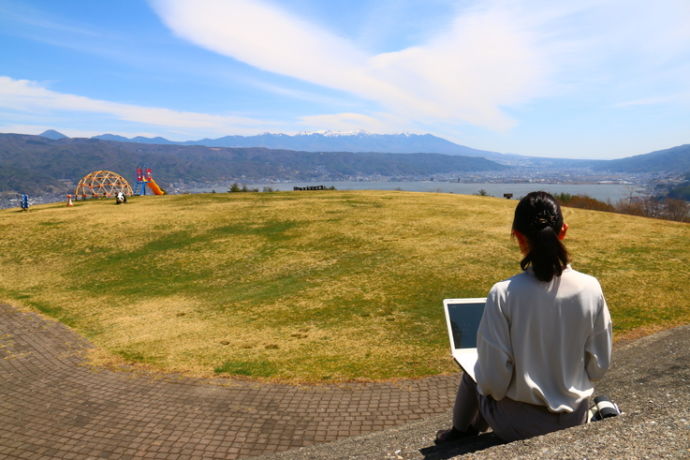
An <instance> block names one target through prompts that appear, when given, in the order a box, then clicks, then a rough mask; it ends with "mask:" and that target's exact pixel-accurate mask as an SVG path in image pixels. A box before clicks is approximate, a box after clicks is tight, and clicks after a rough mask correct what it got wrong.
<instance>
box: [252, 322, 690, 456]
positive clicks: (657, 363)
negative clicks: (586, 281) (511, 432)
mask: <svg viewBox="0 0 690 460" xmlns="http://www.w3.org/2000/svg"><path fill="white" fill-rule="evenodd" d="M596 390H597V394H605V395H608V396H609V397H611V398H612V399H613V400H614V401H615V402H616V403H617V404H618V405H619V406H620V408H621V410H623V415H621V416H619V417H615V418H611V419H607V420H604V421H601V422H596V423H591V424H589V425H584V426H578V427H574V428H571V429H568V430H562V431H557V432H555V433H549V434H547V435H545V436H537V437H535V438H531V439H526V440H524V441H517V442H511V443H508V444H503V443H501V442H500V440H499V439H498V438H497V437H496V436H494V435H493V434H492V433H488V434H483V435H481V436H479V437H477V438H474V439H471V440H466V441H461V442H458V443H454V444H451V445H448V446H444V447H437V446H434V444H433V439H434V433H435V432H436V430H439V429H441V428H446V427H448V426H449V424H450V408H449V410H448V412H447V413H446V414H445V415H439V416H432V417H429V418H427V419H424V420H420V421H416V422H412V423H409V424H407V425H405V426H400V427H395V428H390V429H388V430H386V431H383V432H378V433H370V434H367V435H364V436H358V437H355V438H350V439H343V440H339V441H336V442H333V443H329V444H325V445H315V446H311V447H306V448H301V449H297V450H293V451H290V452H281V453H276V454H272V455H266V456H265V457H262V460H345V459H347V460H373V459H376V460H380V459H386V460H445V459H450V458H456V457H462V458H463V459H472V460H493V459H520V460H544V459H577V460H582V459H609V458H615V459H626V460H629V459H653V460H658V459H684V460H687V459H690V325H686V326H682V327H678V328H675V329H670V330H666V331H661V332H658V333H656V334H654V335H651V336H648V337H644V338H642V339H639V340H635V341H634V342H630V343H628V344H625V345H622V346H621V345H618V346H616V348H615V349H614V356H613V368H612V369H611V370H610V371H609V372H608V373H607V374H606V376H605V377H604V379H602V381H601V382H599V384H598V385H597V387H596ZM257 460H259V459H257Z"/></svg>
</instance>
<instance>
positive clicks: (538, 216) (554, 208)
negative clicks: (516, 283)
mask: <svg viewBox="0 0 690 460" xmlns="http://www.w3.org/2000/svg"><path fill="white" fill-rule="evenodd" d="M562 227H563V214H562V213H561V207H560V206H559V205H558V202H557V201H556V200H555V199H554V197H553V196H551V195H550V194H548V193H546V192H542V191H539V192H531V193H528V194H527V196H525V197H524V198H523V199H521V200H520V202H519V203H518V205H517V207H516V208H515V218H514V219H513V230H514V231H515V230H516V231H518V232H520V233H521V234H522V235H524V236H525V238H527V241H528V243H529V253H528V254H527V255H526V256H525V258H524V259H522V261H520V267H522V269H523V270H526V269H527V267H529V266H530V265H531V266H532V270H534V274H535V276H536V277H537V279H538V280H540V281H546V282H548V281H551V280H552V279H553V277H554V276H561V273H563V269H564V268H565V267H566V266H567V265H568V262H569V256H568V250H567V249H566V248H565V246H564V245H563V243H562V242H561V240H559V239H558V234H559V233H560V232H561V228H562Z"/></svg>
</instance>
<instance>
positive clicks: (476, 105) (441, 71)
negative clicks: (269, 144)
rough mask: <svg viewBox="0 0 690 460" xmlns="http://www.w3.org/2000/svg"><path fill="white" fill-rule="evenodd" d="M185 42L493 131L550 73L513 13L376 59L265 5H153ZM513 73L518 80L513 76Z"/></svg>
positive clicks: (464, 21)
mask: <svg viewBox="0 0 690 460" xmlns="http://www.w3.org/2000/svg"><path fill="white" fill-rule="evenodd" d="M152 5H153V6H154V9H155V10H156V11H157V13H158V14H159V16H160V17H161V18H162V20H163V21H164V22H165V24H167V25H168V27H170V29H171V30H173V31H174V32H175V33H176V34H177V35H178V36H180V37H182V38H184V39H186V40H189V41H191V42H193V43H195V44H197V45H199V46H202V47H204V48H207V49H210V50H213V51H215V52H217V53H220V54H223V55H226V56H229V57H232V58H234V59H237V60H240V61H243V62H245V63H247V64H249V65H252V66H254V67H257V68H260V69H263V70H267V71H270V72H275V73H279V74H282V75H287V76H291V77H294V78H298V79H300V80H304V81H308V82H311V83H315V84H318V85H322V86H325V87H330V88H334V89H338V90H342V91H346V92H348V93H351V94H354V95H356V96H358V97H362V98H365V99H367V100H370V101H374V102H376V103H378V104H379V105H380V107H381V108H382V109H383V110H387V111H390V112H392V113H398V114H400V113H407V116H408V118H412V119H414V118H417V119H428V118H432V119H434V118H437V119H444V120H447V119H453V120H456V121H457V122H460V123H462V122H469V123H473V124H477V125H481V126H486V127H490V128H494V129H505V128H507V127H509V126H511V124H512V120H511V119H510V118H509V117H508V116H507V115H506V114H505V113H504V112H503V110H502V109H501V107H502V106H504V105H509V104H515V103H518V102H521V101H526V100H529V99H530V98H532V97H535V96H537V95H538V94H540V92H541V91H543V90H544V88H545V87H546V86H547V85H546V83H547V82H546V76H547V75H548V73H549V65H548V59H547V57H548V56H546V55H544V54H543V53H542V52H541V51H540V49H539V48H538V47H537V46H536V43H535V42H536V40H537V39H538V37H536V36H535V34H534V33H533V32H532V30H531V29H529V28H528V27H523V26H524V24H523V19H524V18H523V17H519V16H516V15H513V14H512V13H511V10H507V9H499V8H493V7H491V6H490V7H488V8H483V9H475V10H471V11H466V12H464V13H463V14H460V15H458V17H457V18H456V20H455V21H453V22H452V24H451V26H450V27H447V28H446V29H444V30H440V31H439V32H438V33H437V34H436V36H435V37H433V38H432V39H430V40H428V41H427V42H426V43H422V44H419V45H418V46H414V47H409V48H406V49H403V50H400V51H397V52H393V53H385V54H378V55H369V54H367V53H365V52H364V51H363V50H360V49H358V48H357V47H356V46H355V44H354V43H353V42H351V41H349V40H347V39H345V38H342V37H339V36H337V35H335V34H333V33H331V32H330V31H328V30H327V29H325V28H323V27H321V26H319V25H317V24H313V23H310V22H308V21H306V20H304V19H302V18H299V17H296V16H294V15H292V14H291V13H289V12H287V11H285V10H283V9H281V8H279V7H277V6H275V5H272V4H269V3H266V2H261V1H257V0H234V1H219V0H201V1H197V0H195V1H191V0H153V1H152ZM508 69H509V71H508Z"/></svg>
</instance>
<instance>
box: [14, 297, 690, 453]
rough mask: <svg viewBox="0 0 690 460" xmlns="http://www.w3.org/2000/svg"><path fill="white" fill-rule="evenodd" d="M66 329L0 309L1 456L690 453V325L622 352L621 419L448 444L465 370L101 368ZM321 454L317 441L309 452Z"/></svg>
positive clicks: (618, 371)
mask: <svg viewBox="0 0 690 460" xmlns="http://www.w3.org/2000/svg"><path fill="white" fill-rule="evenodd" d="M87 347H89V344H88V343H87V342H86V341H84V340H83V339H81V338H79V337H78V336H77V335H76V334H74V333H72V332H71V331H70V330H69V329H68V328H66V327H65V326H63V325H61V324H59V323H57V322H55V321H50V320H45V319H42V318H41V317H39V316H38V315H35V314H32V313H23V312H19V311H17V310H15V309H13V308H12V307H10V306H8V305H3V304H0V460H2V459H16V458H23V459H40V458H51V459H53V458H64V459H84V458H118V459H121V458H153V459H205V458H223V459H234V458H247V457H253V456H262V457H263V458H265V459H268V458H271V459H276V460H277V459H281V460H297V459H313V460H317V459H323V460H327V459H328V460H330V459H353V460H354V459H361V460H369V459H391V460H401V459H425V460H432V459H439V460H440V459H449V458H454V457H456V456H460V455H462V456H463V458H475V459H489V458H521V459H539V460H541V459H544V458H578V459H581V458H626V459H628V458H631V459H636V458H640V459H642V458H654V459H656V458H690V413H689V410H690V326H683V327H680V328H676V329H672V330H669V331H663V332H660V333H658V334H655V335H653V336H649V337H645V338H643V339H640V340H637V341H635V342H632V343H630V344H627V345H624V346H619V347H617V348H616V350H615V354H614V368H613V369H612V370H611V371H610V372H609V373H608V374H607V376H606V377H605V379H604V381H602V382H601V383H600V385H599V386H598V387H597V394H608V395H609V396H611V397H612V398H613V399H614V401H616V402H617V403H618V404H619V405H620V406H621V408H622V410H623V411H624V412H625V414H624V415H623V416H620V417H617V418H614V419H609V420H606V421H604V422H597V423H594V424H591V425H587V426H582V427H576V428H572V429H569V430H563V431H560V432H556V433H551V434H549V435H546V436H540V437H536V438H532V439H528V440H525V441H520V442H514V443H510V444H502V443H500V441H499V440H498V439H497V438H496V437H495V436H493V435H492V434H485V435H482V436H480V437H478V438H476V439H474V440H471V441H468V442H463V443H458V444H455V445H451V446H446V447H444V448H437V447H435V446H434V445H433V436H434V433H435V431H436V430H438V429H441V428H445V427H447V426H448V424H449V423H450V410H451V405H452V402H453V398H454V396H455V390H456V385H457V382H458V377H457V376H449V377H432V378H427V379H421V380H414V381H409V380H408V381H401V382H398V383H379V384H349V385H339V386H335V385H330V386H313V387H312V386H304V387H298V386H290V385H272V384H257V383H252V382H246V381H238V380H227V379H190V378H181V377H176V376H173V375H166V376H160V375H145V374H144V375H142V373H140V372H139V373H137V372H113V371H108V370H95V369H92V368H89V367H86V366H84V365H83V364H84V362H83V356H84V354H83V353H84V350H85V349H86V348H87ZM302 446H311V447H302Z"/></svg>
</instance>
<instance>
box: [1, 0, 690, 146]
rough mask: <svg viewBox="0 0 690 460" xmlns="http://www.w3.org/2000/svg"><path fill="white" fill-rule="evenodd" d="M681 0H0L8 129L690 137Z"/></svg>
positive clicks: (479, 142)
mask: <svg viewBox="0 0 690 460" xmlns="http://www.w3.org/2000/svg"><path fill="white" fill-rule="evenodd" d="M688 24H690V1H688V0H656V1H654V2H651V1H647V0H644V1H642V0H578V1H565V0H564V1H558V0H456V1H445V0H419V1H413V0H372V1H365V0H362V1H358V0H349V1H345V0H329V1H322V0H282V1H278V0H273V1H269V0H151V1H148V2H147V1H144V0H138V1H135V0H119V1H93V0H62V1H54V0H43V1H40V0H23V1H22V0H0V53H1V56H2V58H1V59H0V132H19V133H28V134H38V133H40V132H42V131H43V130H45V129H48V128H54V129H57V130H59V131H61V132H63V133H65V134H67V135H70V136H92V135H95V134H102V133H114V134H122V135H125V136H135V135H146V136H163V137H167V138H169V139H174V140H187V139H200V138H204V137H220V136H223V135H229V134H244V135H250V134H258V133H262V132H283V133H297V132H304V131H307V132H309V131H322V130H331V131H356V130H366V131H368V132H373V133H399V132H412V133H431V134H434V135H437V136H440V137H444V138H446V139H449V140H451V141H453V142H457V143H460V144H464V145H468V146H471V147H475V148H481V149H487V150H493V151H498V152H505V153H509V152H510V153H520V154H526V155H538V156H548V157H570V158H617V157H622V156H628V155H634V154H640V153H646V152H650V151H653V150H658V149H662V148H667V147H672V146H675V145H679V144H685V143H690V77H689V76H690V27H689V26H688Z"/></svg>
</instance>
